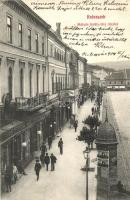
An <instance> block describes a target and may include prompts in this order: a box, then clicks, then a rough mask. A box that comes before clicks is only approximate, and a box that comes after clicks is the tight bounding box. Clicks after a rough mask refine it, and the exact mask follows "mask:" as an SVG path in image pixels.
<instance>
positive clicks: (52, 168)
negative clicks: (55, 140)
mask: <svg viewBox="0 0 130 200" xmlns="http://www.w3.org/2000/svg"><path fill="white" fill-rule="evenodd" d="M50 159H51V171H54V170H55V163H56V160H57V158H56V157H55V156H54V155H53V153H52V154H51V156H50Z"/></svg>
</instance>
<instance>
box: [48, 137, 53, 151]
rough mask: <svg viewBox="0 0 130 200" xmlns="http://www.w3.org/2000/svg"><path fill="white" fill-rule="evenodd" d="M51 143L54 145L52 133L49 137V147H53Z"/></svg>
mask: <svg viewBox="0 0 130 200" xmlns="http://www.w3.org/2000/svg"><path fill="white" fill-rule="evenodd" d="M51 145H52V137H51V135H50V136H49V137H48V146H49V149H50V148H51Z"/></svg>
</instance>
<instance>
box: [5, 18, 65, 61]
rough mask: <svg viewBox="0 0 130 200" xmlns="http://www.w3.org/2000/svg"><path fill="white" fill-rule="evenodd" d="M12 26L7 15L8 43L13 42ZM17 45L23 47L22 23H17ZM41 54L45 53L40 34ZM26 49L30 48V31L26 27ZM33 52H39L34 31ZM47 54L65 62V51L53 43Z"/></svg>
mask: <svg viewBox="0 0 130 200" xmlns="http://www.w3.org/2000/svg"><path fill="white" fill-rule="evenodd" d="M12 39H13V28H12V17H10V16H7V40H8V43H10V44H12V43H13V40H12ZM18 46H19V47H21V48H22V47H23V25H22V24H21V23H19V24H18ZM41 47H42V52H41V53H42V55H45V38H44V36H42V45H41ZM27 50H29V51H31V50H32V31H31V29H29V28H28V30H27ZM35 52H36V53H39V34H38V33H35ZM49 56H51V57H54V58H55V59H57V60H59V61H61V62H65V52H64V51H62V50H60V49H58V48H56V47H55V48H54V46H53V45H50V46H49Z"/></svg>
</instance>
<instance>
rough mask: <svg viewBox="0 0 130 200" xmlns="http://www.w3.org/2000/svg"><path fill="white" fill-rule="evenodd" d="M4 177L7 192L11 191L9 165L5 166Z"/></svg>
mask: <svg viewBox="0 0 130 200" xmlns="http://www.w3.org/2000/svg"><path fill="white" fill-rule="evenodd" d="M4 179H5V185H6V190H7V192H11V184H12V170H11V167H9V166H8V167H7V168H6V172H5V176H4Z"/></svg>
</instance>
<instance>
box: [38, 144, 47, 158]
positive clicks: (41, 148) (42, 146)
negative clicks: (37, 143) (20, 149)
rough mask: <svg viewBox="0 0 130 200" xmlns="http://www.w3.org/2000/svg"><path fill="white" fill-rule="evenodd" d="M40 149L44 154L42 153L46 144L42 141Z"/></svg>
mask: <svg viewBox="0 0 130 200" xmlns="http://www.w3.org/2000/svg"><path fill="white" fill-rule="evenodd" d="M40 150H41V154H44V155H45V153H46V152H47V148H46V144H45V143H44V142H43V143H42V145H41V147H40Z"/></svg>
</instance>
